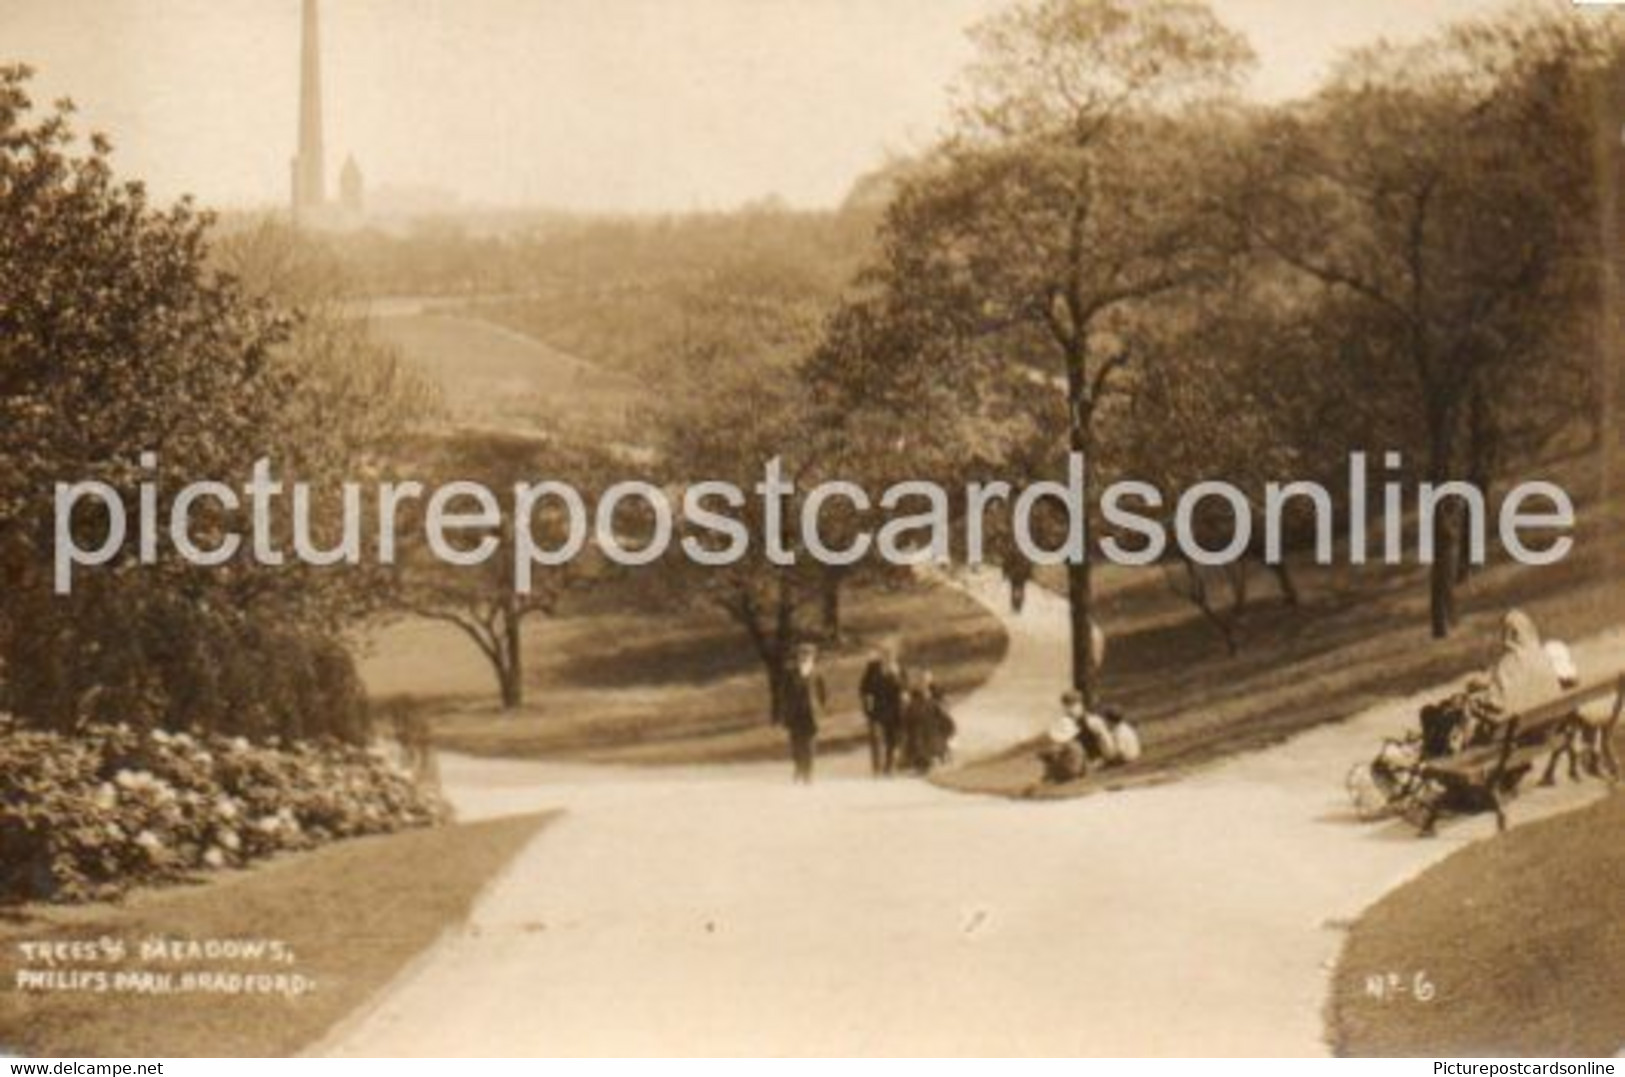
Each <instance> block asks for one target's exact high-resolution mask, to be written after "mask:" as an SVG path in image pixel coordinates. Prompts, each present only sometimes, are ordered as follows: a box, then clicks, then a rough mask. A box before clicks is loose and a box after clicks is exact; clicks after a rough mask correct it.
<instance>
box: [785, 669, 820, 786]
mask: <svg viewBox="0 0 1625 1077" xmlns="http://www.w3.org/2000/svg"><path fill="white" fill-rule="evenodd" d="M824 704H825V692H824V675H823V674H822V673H820V672H818V648H817V647H815V646H814V645H812V644H811V643H803V644H801V645H799V646H798V647H796V659H795V663H794V664H793V665H792V666H791V667H790V668H789V669H788V670H786V671H785V678H784V728H785V731H786V732H787V733H789V735H790V761H791V763H792V764H793V765H794V767H795V772H794V775H795V780H796V781H798V782H801V783H803V784H810V783H811V782H812V773H813V753H814V748H815V744H816V742H817V740H818V719H819V717H820V716H822V714H823V713H824Z"/></svg>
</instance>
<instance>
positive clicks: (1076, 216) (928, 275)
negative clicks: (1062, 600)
mask: <svg viewBox="0 0 1625 1077" xmlns="http://www.w3.org/2000/svg"><path fill="white" fill-rule="evenodd" d="M973 37H974V40H975V42H976V45H977V47H978V56H977V60H976V62H975V63H974V64H973V65H972V67H971V68H970V70H969V72H968V75H967V77H966V80H965V84H964V87H963V90H962V93H961V97H960V107H959V110H958V126H957V130H956V133H955V135H954V137H953V138H951V139H950V140H949V141H948V143H947V144H946V145H945V146H944V147H943V148H942V150H941V152H940V155H939V160H938V161H937V162H936V166H935V167H933V168H929V169H923V170H922V171H921V172H920V173H919V174H917V175H915V176H913V177H910V178H909V179H907V180H905V181H904V182H903V184H902V185H901V190H900V193H899V195H898V197H897V199H896V201H895V202H894V203H893V204H892V208H891V211H890V212H889V214H888V216H887V220H886V223H885V226H884V229H883V233H882V237H883V254H882V266H881V269H880V270H879V274H880V276H881V277H882V278H883V280H884V282H885V286H886V287H887V288H889V289H891V290H892V291H893V292H894V293H895V294H896V297H897V298H896V300H895V302H894V303H893V307H894V309H912V310H913V312H914V313H913V314H912V315H911V317H913V318H914V320H915V322H916V324H918V325H921V326H922V327H923V328H924V329H925V330H926V331H927V332H928V333H930V334H932V335H935V336H938V337H939V338H940V337H947V338H949V339H951V341H952V344H951V346H949V347H947V348H938V349H935V353H936V354H942V353H944V352H946V354H947V355H948V357H949V361H950V362H953V363H955V364H961V365H964V366H966V367H968V368H971V370H972V371H973V372H972V373H970V374H969V376H970V377H973V378H974V379H975V380H977V381H979V382H980V383H981V387H982V391H981V392H980V394H979V395H980V396H981V397H983V398H984V399H992V398H994V397H1003V398H1005V399H1007V400H1008V399H1011V398H1013V397H1016V396H1026V397H1028V398H1029V399H1031V398H1033V388H1034V386H1035V385H1038V386H1044V385H1054V386H1056V387H1057V388H1058V389H1059V391H1060V392H1061V393H1062V394H1063V399H1064V411H1063V417H1062V423H1063V426H1062V429H1061V430H1060V431H1058V434H1059V440H1060V442H1061V443H1062V444H1064V446H1065V448H1066V449H1068V450H1070V451H1071V452H1075V453H1079V454H1082V456H1083V458H1084V460H1085V464H1086V473H1087V476H1088V481H1089V482H1090V484H1091V485H1092V484H1093V482H1094V479H1095V478H1096V477H1097V476H1098V475H1100V474H1101V473H1102V472H1101V469H1102V465H1103V458H1104V457H1106V456H1107V455H1109V452H1110V446H1109V444H1108V443H1107V439H1106V438H1105V437H1104V429H1103V420H1104V418H1105V414H1106V410H1107V407H1108V405H1107V400H1108V397H1109V396H1110V395H1111V394H1112V393H1114V392H1116V391H1118V390H1119V389H1120V388H1121V387H1122V386H1121V385H1120V375H1121V373H1122V371H1123V370H1124V369H1125V367H1127V366H1128V365H1129V364H1130V363H1131V362H1132V361H1134V360H1136V359H1137V358H1143V357H1141V356H1139V354H1138V352H1139V349H1138V342H1137V334H1138V333H1139V332H1140V330H1141V329H1142V327H1143V326H1145V325H1147V324H1149V320H1150V319H1151V318H1152V310H1153V309H1154V308H1155V307H1157V306H1158V305H1159V304H1161V303H1163V302H1165V301H1166V300H1167V299H1168V298H1169V297H1171V296H1173V295H1175V294H1177V293H1178V292H1179V291H1181V290H1182V289H1185V288H1187V287H1190V286H1192V285H1194V284H1197V283H1199V282H1201V281H1203V280H1206V279H1208V278H1209V277H1210V276H1212V275H1213V274H1214V273H1216V272H1218V271H1219V270H1220V269H1222V266H1223V264H1224V261H1225V259H1226V258H1228V256H1229V251H1230V249H1231V247H1232V246H1233V244H1232V243H1231V240H1230V228H1229V226H1228V224H1227V222H1226V221H1225V219H1224V216H1223V214H1221V213H1219V212H1218V211H1217V208H1216V207H1215V205H1214V197H1213V191H1212V188H1211V180H1212V179H1213V177H1215V176H1216V175H1219V174H1222V173H1223V169H1222V168H1221V167H1220V163H1221V161H1222V156H1223V155H1222V147H1221V144H1220V142H1219V140H1218V139H1216V138H1207V139H1204V138H1203V137H1202V133H1203V126H1204V125H1203V124H1201V123H1197V122H1193V117H1196V116H1199V115H1203V114H1204V113H1205V111H1206V109H1207V108H1209V107H1210V105H1211V102H1212V101H1213V100H1214V99H1215V98H1217V97H1219V96H1221V95H1222V94H1224V93H1225V92H1226V91H1227V90H1229V89H1230V88H1231V87H1232V86H1234V84H1235V83H1236V82H1237V80H1238V79H1239V77H1240V76H1241V74H1242V73H1243V71H1244V70H1245V69H1246V67H1247V65H1248V63H1249V61H1250V58H1251V53H1250V50H1249V49H1248V47H1247V45H1246V43H1245V42H1244V41H1243V40H1242V39H1241V38H1240V37H1239V36H1238V35H1236V34H1235V33H1233V32H1232V31H1230V30H1229V29H1227V28H1226V27H1225V26H1224V25H1223V24H1221V23H1220V22H1219V21H1218V20H1217V19H1216V18H1215V17H1214V16H1213V15H1212V13H1211V12H1210V11H1209V10H1208V9H1207V8H1206V7H1205V6H1203V5H1202V4H1200V3H1193V2H1185V0H1152V2H1148V3H1129V2H1125V0H1033V2H1029V3H1024V4H1019V5H1017V6H1015V7H1012V8H1011V9H1009V10H1008V11H1006V12H1004V13H1002V14H999V15H996V16H994V17H992V18H991V19H989V20H987V21H986V22H984V23H983V24H981V25H980V26H978V27H977V28H976V29H975V31H974V32H973ZM1209 122H1211V121H1209ZM924 312H929V313H924ZM1041 406H1043V407H1045V408H1046V409H1047V408H1048V407H1049V405H1048V404H1047V403H1042V405H1041ZM1091 522H1092V521H1091ZM1092 530H1093V529H1092V528H1091V529H1090V531H1091V533H1092ZM1093 560H1094V555H1093V553H1092V552H1091V551H1089V550H1085V551H1083V552H1082V555H1081V556H1078V557H1074V558H1071V559H1069V562H1068V565H1067V585H1068V586H1067V590H1068V602H1069V607H1070V610H1071V631H1072V680H1073V683H1074V684H1075V685H1076V686H1077V687H1078V688H1080V689H1081V690H1083V691H1084V692H1085V693H1086V694H1092V693H1093V691H1094V680H1095V677H1094V672H1095V671H1094V668H1093V663H1094V659H1093V654H1094V648H1093V647H1091V636H1092V619H1091V606H1092V599H1093V586H1092V582H1091V581H1092V575H1091V573H1092V563H1093Z"/></svg>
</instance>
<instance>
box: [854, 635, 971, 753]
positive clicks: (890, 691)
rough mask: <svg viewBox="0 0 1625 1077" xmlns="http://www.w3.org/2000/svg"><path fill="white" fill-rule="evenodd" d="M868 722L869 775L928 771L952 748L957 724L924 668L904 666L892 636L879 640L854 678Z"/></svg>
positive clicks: (859, 700) (951, 751)
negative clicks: (857, 679)
mask: <svg viewBox="0 0 1625 1077" xmlns="http://www.w3.org/2000/svg"><path fill="white" fill-rule="evenodd" d="M858 702H859V703H860V704H861V706H862V708H863V716H864V718H865V720H866V721H867V722H868V725H869V765H870V768H871V770H872V771H873V773H874V775H875V777H877V778H878V777H881V776H883V775H888V774H894V773H896V772H897V771H898V770H899V769H901V770H903V771H904V772H906V773H912V774H928V773H930V772H931V768H932V767H935V766H937V765H938V764H939V763H946V762H948V760H949V759H950V757H951V756H952V753H953V740H954V734H955V733H956V732H958V727H957V726H956V725H955V724H954V719H953V715H951V714H949V713H948V708H947V705H946V700H945V698H944V696H943V693H942V689H941V688H939V687H937V683H936V679H935V677H933V676H932V674H931V671H930V670H928V669H921V670H915V671H912V672H911V671H909V670H907V669H905V668H904V667H903V662H902V655H901V652H900V649H899V647H898V643H897V641H896V640H895V639H891V640H887V641H886V642H885V643H883V644H881V645H880V646H879V647H878V648H877V649H876V650H875V653H874V655H873V656H872V657H871V658H870V660H869V664H868V665H867V666H865V667H864V670H863V679H862V680H860V681H859V682H858Z"/></svg>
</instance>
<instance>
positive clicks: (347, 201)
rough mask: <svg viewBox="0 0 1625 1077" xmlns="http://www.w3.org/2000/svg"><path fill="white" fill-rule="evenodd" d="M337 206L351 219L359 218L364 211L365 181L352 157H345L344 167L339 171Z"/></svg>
mask: <svg viewBox="0 0 1625 1077" xmlns="http://www.w3.org/2000/svg"><path fill="white" fill-rule="evenodd" d="M339 205H340V206H342V207H343V209H344V213H345V215H346V216H348V217H351V218H359V217H360V216H361V214H362V213H363V212H364V211H365V209H366V181H365V180H364V179H362V177H361V168H360V166H359V165H357V164H356V163H355V158H354V157H345V158H344V167H343V168H342V169H340V170H339Z"/></svg>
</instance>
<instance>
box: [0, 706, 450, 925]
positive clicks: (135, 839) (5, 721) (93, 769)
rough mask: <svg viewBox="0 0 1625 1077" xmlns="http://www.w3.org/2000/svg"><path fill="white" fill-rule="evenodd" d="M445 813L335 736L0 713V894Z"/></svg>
mask: <svg viewBox="0 0 1625 1077" xmlns="http://www.w3.org/2000/svg"><path fill="white" fill-rule="evenodd" d="M447 815H448V812H447V809H446V807H445V805H444V803H443V802H442V801H441V800H440V799H439V798H438V797H437V796H435V795H434V794H432V793H429V792H426V791H425V790H423V789H421V788H419V787H418V786H417V785H416V784H415V783H414V782H413V781H412V779H411V778H410V777H409V776H408V775H407V774H406V772H405V771H403V770H401V769H400V768H398V767H396V766H395V765H394V764H392V763H391V762H389V761H387V760H385V759H384V758H383V757H382V756H380V755H378V754H375V753H374V752H372V751H369V750H367V749H364V748H358V747H355V746H353V745H349V744H344V743H341V742H338V741H324V742H320V743H301V744H298V745H296V746H294V747H291V748H281V747H277V746H276V745H274V744H269V745H256V744H251V743H250V742H249V741H247V740H245V739H243V738H241V737H235V738H232V737H225V736H220V735H194V734H188V733H168V732H165V731H163V730H152V731H150V732H139V731H136V730H133V729H131V728H130V727H128V726H124V725H112V726H100V725H98V726H91V727H89V728H88V729H87V730H86V731H85V732H84V733H82V734H80V735H77V736H73V737H68V736H63V735H60V734H56V733H48V732H38V731H33V730H29V729H25V728H23V727H21V726H19V725H18V724H17V723H15V722H14V721H13V720H12V719H10V718H9V717H7V716H3V715H0V902H18V901H31V900H32V901H86V900H93V899H99V898H106V897H111V896H114V895H116V894H119V893H121V892H122V891H124V890H126V889H128V888H129V887H131V886H134V885H136V884H139V883H143V882H152V881H160V880H164V879H173V878H177V877H181V876H184V875H187V874H189V873H192V872H196V871H200V870H201V871H206V870H215V869H221V868H227V867H235V866H240V865H242V864H246V863H247V862H249V861H251V860H254V859H258V858H262V857H266V856H270V855H272V854H274V853H277V852H281V851H283V850H287V849H304V848H309V847H311V846H313V845H317V844H320V843H322V842H327V841H333V840H335V839H338V838H347V837H354V836H357V835H361V834H379V833H387V832H390V831H395V830H401V829H405V828H407V827H415V826H428V825H432V824H434V823H438V822H441V821H443V820H444V819H445V818H446V817H447Z"/></svg>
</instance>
